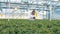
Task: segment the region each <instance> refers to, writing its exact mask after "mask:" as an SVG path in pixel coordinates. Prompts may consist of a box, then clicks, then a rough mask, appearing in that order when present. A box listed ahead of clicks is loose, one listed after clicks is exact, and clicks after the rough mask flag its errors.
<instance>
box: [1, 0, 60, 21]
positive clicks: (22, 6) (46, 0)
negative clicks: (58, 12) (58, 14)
mask: <svg viewBox="0 0 60 34" xmlns="http://www.w3.org/2000/svg"><path fill="white" fill-rule="evenodd" d="M59 3H60V1H52V0H41V1H39V0H38V1H37V0H35V1H31V0H30V1H28V0H27V1H24V0H21V1H20V2H18V1H14V2H12V1H10V0H4V1H2V0H0V9H1V10H2V9H14V7H16V6H18V9H19V10H26V11H28V10H33V9H35V10H38V11H47V13H48V12H49V13H50V14H49V17H48V15H46V18H47V19H50V20H51V17H52V16H53V14H52V13H53V12H54V9H56V8H57V7H60V6H59ZM32 7H33V8H32ZM43 17H44V16H43Z"/></svg>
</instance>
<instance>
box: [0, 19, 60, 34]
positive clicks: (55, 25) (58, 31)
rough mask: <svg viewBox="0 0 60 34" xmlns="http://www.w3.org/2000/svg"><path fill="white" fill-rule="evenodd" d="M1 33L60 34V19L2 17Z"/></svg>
mask: <svg viewBox="0 0 60 34" xmlns="http://www.w3.org/2000/svg"><path fill="white" fill-rule="evenodd" d="M0 34H60V20H52V21H49V20H34V21H31V20H23V19H10V20H9V21H8V20H7V19H0Z"/></svg>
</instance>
